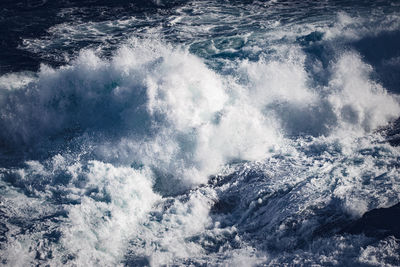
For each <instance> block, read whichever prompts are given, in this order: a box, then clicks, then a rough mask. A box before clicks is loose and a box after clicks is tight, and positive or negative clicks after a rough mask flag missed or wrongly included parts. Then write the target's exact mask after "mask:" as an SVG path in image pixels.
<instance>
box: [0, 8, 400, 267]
mask: <svg viewBox="0 0 400 267" xmlns="http://www.w3.org/2000/svg"><path fill="white" fill-rule="evenodd" d="M211 9H212V8H211ZM214 11H218V9H215V10H214ZM182 12H183V13H184V12H186V11H182ZM193 12H198V11H196V10H195V11H193ZM246 14H247V15H246ZM181 15H182V14H181ZM183 15H184V14H183ZM183 15H182V16H180V15H179V18H177V17H174V20H173V23H176V25H177V27H180V25H182V23H187V24H190V26H191V28H190V27H188V25H184V26H185V27H187V28H186V30H187V31H186V32H183V31H182V36H181V37H182V38H183V37H185V36H183V35H185V34H186V35H187V36H186V37H187V38H189V37H188V36H191V34H194V33H196V34H199V36H201V34H202V31H203V30H204V29H205V28H202V27H200V26H199V25H198V24H196V23H194V22H193V21H191V22H190V23H189V22H188V21H187V20H188V18H187V17H186V18H185V17H184V16H183ZM236 15H237V14H236V13H235V14H230V13H227V14H225V16H226V18H227V20H228V21H229V19H232V17H234V16H236ZM248 15H249V14H248V13H246V12H244V13H243V14H240V16H243V18H245V19H246V18H247V22H246V23H250V22H251V20H249V18H248ZM210 16H211V17H208V18H206V19H205V18H203V19H205V20H207V19H208V20H212V21H215V17H214V18H213V17H212V16H213V14H211V15H210ZM246 16H247V17H246ZM393 19H394V20H395V21H396V16H394V17H393ZM133 20H134V19H132V20H126V25H128V26H129V25H130V23H133V22H132V21H133ZM357 21H358V19H354V18H351V17H349V16H347V15H346V14H344V13H340V14H339V16H338V21H337V23H336V24H334V25H333V26H329V27H327V26H326V25H325V24H323V25H322V26H321V25H314V24H311V25H309V27H305V28H304V27H303V26H304V25H300V26H299V28H301V29H302V30H301V31H300V30H299V32H300V33H299V32H296V31H295V29H296V28H295V27H294V26H293V25H292V24H291V25H288V27H287V29H290V30H287V31H286V30H285V29H283V30H282V31H280V30H277V31H272V32H269V35H268V34H267V36H269V37H271V38H272V37H273V38H275V39H274V40H275V41H276V40H278V39H282V38H289V39H290V40H292V41H293V40H294V39H296V38H295V37H298V35H301V36H303V35H306V34H309V33H310V32H313V31H315V30H321V31H322V32H324V33H325V35H324V37H323V41H324V42H326V41H330V40H335V38H337V36H338V34H339V32H340V31H342V30H344V31H346V32H347V33H346V34H345V35H346V36H345V37H346V38H348V39H352V40H357V38H359V36H364V35H368V34H370V32H373V31H374V30H375V28H368V29H364V30H363V32H362V33H360V35H359V36H355V35H354V34H355V33H354V29H355V28H357V27H356V26H357V25H358V24H357ZM118 23H122V22H121V21H119V22H118ZM191 23H192V24H193V25H192V24H191ZM268 23H269V24H268ZM268 23H267V24H268V25H264V26H266V27H267V26H268V27H271V25H272V26H274V27H275V26H277V25H279V24H277V23H275V22H274V23H271V22H270V21H269V22H268ZM360 23H361V24H362V22H360ZM389 24H390V23H388V25H383V27H384V28H385V27H386V28H387V27H389V26H390V25H389ZM210 25H211V26H213V25H212V23H211V24H210ZM210 25H208V26H210ZM59 26H60V28H62V27H69V26H68V25H59ZM102 26H104V27H103V28H102ZM106 26H110V25H105V24H101V23H100V24H90V25H84V26H82V27H87V28H85V31H86V32H87V34H88V35H90V34H89V33H88V32H91V33H92V37H93V36H94V37H93V38H95V37H96V36H97V35H101V32H97V31H96V29H97V30H98V29H100V30H101V29H103V30H104V31H105V32H107V27H106ZM117 26H118V25H117ZM128 26H126V27H128ZM211 26H210V27H209V28H210V29H211V28H212V27H211ZM214 26H215V25H214ZM225 26H226V25H225ZM110 27H111V28H112V25H111V26H110ZM121 27H122V26H121ZM124 27H125V26H124ZM182 27H183V26H182ZM293 27H294V28H293ZM302 27H303V28H302ZM395 27H397V26H395ZM386 28H385V29H386ZM337 29H340V31H336V30H337ZM388 29H390V28H388ZM53 30H54V33H56V32H57V31H58V30H60V29H59V28H57V27H55V28H53ZM66 30H67V33H68V32H74V34H79V33H80V32H81V30H82V28H74V27H72V28H70V29H67V28H66ZM216 30H218V28H216ZM379 30H380V29H377V31H379ZM110 31H111V30H110ZM156 31H157V30H156ZM290 32H292V35H290ZM242 37H243V36H242ZM242 37H240V38H242ZM245 37H246V38H245V39H246V40H245V41H244V42H245V43H246V45H247V47H246V48H245V49H244V50H246V49H247V50H246V51H250V53H258V52H259V51H263V49H264V48H263V45H265V42H264V43H262V42H261V41H262V40H261V39H258V38H260V36H258V35H257V34H254V35H253V36H250V35H249V36H245ZM74 38H75V37H74ZM240 38H239V39H240ZM252 38H253V39H252ZM183 39H184V38H183ZM189 39H190V38H189ZM265 39H267V38H265ZM235 40H236V39H235ZM235 40H233V41H232V40H231V39H230V40H228V41H227V42H226V43H224V42H223V40H222V39H220V40H214V41H213V42H211V45H214V48H215V49H214V48H213V49H214V50H213V51H214V52H213V53H215V54H217V53H222V52H226V51H228V52H231V53H235V52H237V48H235V47H233V48H232V46H235V45H238V44H237V43H240V42H239V41H242V39H240V40H239V41H238V42H237V43H235ZM255 40H259V41H260V42H261V43H257V42H255ZM218 41H219V42H220V43H219V47H218V48H217V47H215V44H216V43H218ZM236 41H237V40H236ZM39 43H40V42H39ZM50 43H51V41H50ZM189 43H190V42H189ZM272 43H273V42H272ZM276 44H277V43H276V42H275V46H274V47H273V48H274V49H275V50H274V54H273V55H272V56H270V55H267V53H264V54H263V53H261V55H260V59H259V60H255V59H254V58H253V59H252V60H242V59H240V58H235V59H232V60H231V61H230V63H227V62H225V63H224V64H225V65H224V67H225V68H226V69H223V70H222V71H221V70H220V71H219V73H217V72H216V71H214V70H213V69H211V68H209V67H207V66H208V65H206V63H209V62H208V61H207V60H203V59H200V58H198V57H196V56H194V55H193V54H191V53H189V52H188V50H186V49H185V48H181V47H174V46H173V45H171V44H166V43H164V42H160V41H156V40H154V39H151V38H150V39H145V40H143V39H139V38H132V39H131V40H130V41H129V42H127V43H126V44H125V45H121V46H120V47H119V49H118V50H117V51H116V52H115V53H114V54H113V55H112V56H111V57H110V58H108V59H105V58H102V57H100V56H99V55H98V54H97V52H96V51H93V50H83V51H81V52H80V54H79V55H78V56H77V58H76V59H74V60H72V61H71V62H70V63H69V65H66V66H63V67H60V68H57V69H56V68H51V67H48V66H45V65H43V66H42V67H41V69H40V72H39V73H38V74H37V77H36V76H35V77H34V78H29V77H31V76H29V75H28V76H27V77H28V78H25V76H23V77H24V78H23V79H20V76H15V75H6V76H2V77H1V78H0V82H1V83H0V90H1V91H0V95H1V98H0V126H1V128H2V132H1V133H0V141H1V142H0V145H2V147H3V146H4V147H11V148H12V149H14V150H19V151H24V152H26V153H27V157H29V156H31V157H35V158H39V159H38V160H30V161H27V162H25V165H24V166H22V167H21V166H19V167H15V168H10V169H2V170H1V173H2V174H1V175H2V179H3V180H5V181H7V182H8V183H9V184H7V186H4V188H6V189H4V188H3V187H0V189H1V190H6V191H7V190H10V192H11V193H9V195H6V197H5V199H7V201H8V202H5V204H4V203H3V204H4V207H6V208H4V207H3V206H2V211H6V213H5V214H6V215H7V216H8V217H7V218H18V219H20V220H22V221H24V220H27V221H29V220H30V218H29V217H32V218H36V219H37V220H36V221H38V222H40V223H34V226H33V227H31V228H29V227H28V226H26V225H19V224H18V220H17V222H15V221H13V220H12V219H7V220H5V221H7V224H6V226H7V227H8V229H11V230H10V231H9V232H7V238H8V240H7V244H6V248H5V249H3V250H2V252H1V253H2V254H1V257H2V259H6V261H7V264H16V265H29V264H34V263H37V262H40V263H43V264H50V265H54V266H56V265H60V264H62V263H63V264H70V265H74V264H76V265H105V266H113V265H118V264H124V263H126V264H128V265H129V264H130V265H153V266H160V265H169V264H171V265H172V264H178V265H179V264H191V263H192V262H194V263H210V262H211V263H212V264H215V265H236V266H240V265H243V264H244V263H245V264H247V265H251V264H254V265H260V264H278V263H288V264H291V263H293V262H294V263H297V264H304V265H307V264H313V263H316V264H339V263H342V262H343V260H342V259H346V257H350V258H352V259H353V260H354V258H357V259H358V261H359V262H361V263H369V264H376V263H382V262H383V263H385V262H386V261H387V258H388V257H390V254H391V253H392V251H394V250H395V249H397V247H398V245H397V241H393V240H391V239H388V240H389V241H387V242H386V241H384V242H382V243H379V244H372V245H370V246H368V247H366V245H367V244H368V242H370V241H368V239H367V238H365V237H363V236H346V235H344V236H343V235H340V234H339V235H334V234H335V233H337V232H335V229H336V228H335V227H338V226H337V225H338V224H340V223H341V222H343V221H346V220H351V219H356V218H359V217H360V216H362V214H363V213H365V212H366V211H368V210H370V209H372V208H379V207H387V206H390V205H393V204H395V203H396V201H397V200H398V199H399V196H400V195H399V194H400V193H399V192H400V187H399V186H398V185H399V184H400V183H399V178H398V167H397V165H398V164H397V159H398V158H399V152H398V149H396V148H393V147H392V146H390V145H389V144H386V143H383V141H384V140H383V138H382V136H380V134H379V133H374V130H375V129H377V128H379V127H380V126H384V125H386V124H387V123H388V122H390V121H391V120H393V119H396V118H397V117H398V116H399V114H400V105H399V101H398V100H397V99H396V97H395V96H394V95H392V94H389V93H388V92H387V91H386V90H385V89H384V88H383V87H382V85H380V84H379V83H378V82H376V81H374V80H373V79H372V74H373V68H372V66H370V65H368V64H367V63H365V62H364V61H363V58H362V56H360V55H359V54H358V53H357V52H355V51H353V50H346V51H344V48H342V47H341V48H340V49H338V50H335V51H334V57H332V58H331V59H330V61H329V62H327V64H328V66H327V67H322V65H323V63H322V62H319V61H318V60H315V62H312V63H311V65H312V66H311V68H312V69H313V71H311V70H310V69H309V67H310V62H309V61H307V60H308V58H307V56H308V55H307V54H306V53H305V52H304V50H303V49H302V47H301V46H300V45H299V44H293V43H292V42H291V41H289V42H288V43H287V44H285V45H281V44H280V43H279V45H276ZM260 47H261V48H260ZM218 62H219V63H220V62H224V61H223V60H221V61H218ZM307 64H309V65H307ZM226 70H228V71H226ZM321 72H323V74H324V75H325V76H324V78H325V79H326V82H325V83H323V82H321V83H320V82H316V81H315V77H314V76H313V73H317V74H318V73H321ZM21 77H22V76H21ZM21 81H22V82H21ZM60 143H62V144H63V145H62V146H60V147H58V146H56V145H59V144H60ZM47 147H51V148H52V149H54V150H56V151H57V150H61V154H60V155H55V156H54V154H55V153H54V150H52V151H47V150H46V148H47ZM43 150H45V153H43ZM49 154H52V155H51V157H50V159H47V160H43V158H48V157H49V156H48V155H49ZM77 155H78V156H77ZM246 161H247V162H246ZM19 163H21V162H18V164H19ZM224 170H225V171H224ZM216 174H219V175H218V176H217V177H212V179H211V178H210V176H212V175H216ZM210 179H211V181H210ZM208 182H210V183H209V184H207V183H208ZM11 186H12V187H11ZM17 189H18V190H21V191H22V192H24V194H22V193H18V192H17ZM2 192H3V191H2ZM29 204H31V205H32V209H33V211H37V212H38V214H39V215H40V216H39V215H38V214H36V215H35V214H34V212H32V210H29V209H28V206H29ZM12 207H15V208H14V209H12ZM3 208H4V209H3ZM60 210H61V211H62V212H61V215H60V214H58V213H57V212H60ZM0 215H1V214H0ZM42 215H43V216H42ZM47 215H49V216H50V217H48V216H47ZM52 215H54V216H53V217H54V218H55V219H54V220H55V221H52V219H49V218H53V217H51V216H52ZM35 216H38V217H35ZM43 222H44V223H43ZM321 226H322V227H324V226H326V228H325V229H323V230H324V231H326V232H327V233H329V234H331V236H330V237H327V238H325V237H323V236H322V237H321V236H319V235H318V233H319V232H320V231H321V228H320V227H321ZM26 228H29V229H31V230H30V232H29V231H27V232H24V233H22V230H21V229H26ZM18 231H21V233H18ZM53 232H54V233H59V238H58V239H57V238H56V237H52V236H51V234H50V236H49V233H53ZM15 233H17V234H15ZM56 236H57V235H56ZM332 236H333V237H332ZM53 239H54V240H53ZM302 242H303V243H304V242H306V243H307V242H308V243H307V244H309V245H310V248H305V247H304V246H303V243H302ZM332 244H333V245H332ZM333 246H336V247H338V248H337V249H336V248H335V249H332V247H333ZM361 246H364V247H365V249H364V250H362V251H360V250H359V248H360V247H361ZM385 248H389V250H390V251H389V252H388V253H386V254H385V253H380V251H382V249H385ZM276 251H285V252H284V253H281V254H279V255H277V254H276ZM346 253H347V254H346ZM377 257H378V258H379V257H380V258H379V259H377Z"/></svg>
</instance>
